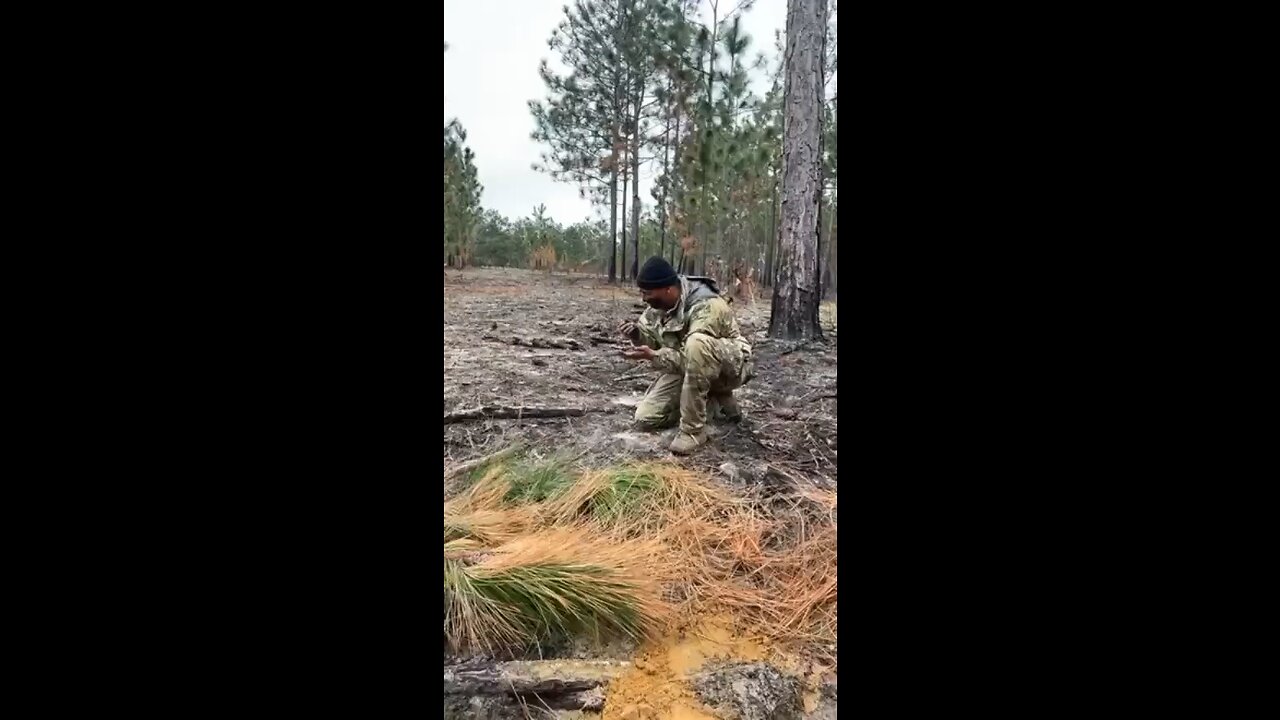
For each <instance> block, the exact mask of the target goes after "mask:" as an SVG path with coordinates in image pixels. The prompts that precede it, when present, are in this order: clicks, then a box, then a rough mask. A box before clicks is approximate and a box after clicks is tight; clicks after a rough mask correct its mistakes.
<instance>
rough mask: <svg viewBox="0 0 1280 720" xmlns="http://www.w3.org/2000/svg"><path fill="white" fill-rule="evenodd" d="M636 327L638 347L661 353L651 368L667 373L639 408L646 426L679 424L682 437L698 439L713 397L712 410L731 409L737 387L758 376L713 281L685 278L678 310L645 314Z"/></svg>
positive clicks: (640, 420) (639, 420) (638, 418)
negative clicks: (713, 406) (692, 436)
mask: <svg viewBox="0 0 1280 720" xmlns="http://www.w3.org/2000/svg"><path fill="white" fill-rule="evenodd" d="M636 328H637V331H638V340H639V344H641V345H648V346H649V347H651V348H653V349H654V350H657V351H658V352H657V355H656V356H655V357H654V358H653V360H652V361H651V363H652V366H653V369H655V370H658V371H661V372H662V375H660V376H659V377H658V379H657V380H656V381H655V382H654V383H653V385H651V386H650V387H649V390H648V391H647V392H646V393H645V395H644V398H642V399H641V400H640V405H639V406H637V407H636V415H635V420H636V422H637V423H638V424H640V425H642V426H645V427H649V428H664V427H670V426H672V425H675V424H676V422H677V420H678V421H679V423H680V430H681V431H682V432H685V433H688V434H690V435H697V434H698V433H700V432H702V430H703V427H704V426H705V425H706V421H707V404H708V403H707V400H708V397H710V399H711V400H712V404H713V405H716V406H719V405H721V404H724V405H731V404H732V402H733V400H732V397H733V390H734V388H737V387H740V386H741V385H743V384H744V383H746V382H747V381H748V380H750V379H751V377H752V376H753V375H754V372H755V368H754V365H753V363H752V362H751V345H750V344H748V343H747V341H746V339H744V338H743V337H742V333H741V332H739V330H738V321H737V320H736V319H735V318H734V316H733V311H732V310H731V309H730V308H729V303H728V302H726V301H725V300H724V298H722V297H720V293H719V291H718V290H717V289H716V286H715V282H714V281H712V280H711V279H709V278H703V277H692V276H685V275H681V276H680V302H679V303H678V304H677V305H676V306H675V308H673V309H672V310H670V311H663V310H657V309H654V308H649V309H648V310H645V312H644V314H643V315H641V316H640V320H639V322H638V323H637V324H636Z"/></svg>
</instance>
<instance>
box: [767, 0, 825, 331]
mask: <svg viewBox="0 0 1280 720" xmlns="http://www.w3.org/2000/svg"><path fill="white" fill-rule="evenodd" d="M826 18H827V0H787V49H786V77H787V79H786V87H785V89H784V92H783V98H784V100H783V108H784V116H783V138H782V213H781V214H782V222H781V225H780V227H779V236H780V248H779V249H780V256H781V257H780V258H779V264H778V283H777V285H776V286H775V287H774V289H773V308H772V313H771V316H770V318H769V336H770V337H776V338H787V339H808V338H821V337H822V327H821V325H819V321H818V305H819V302H820V297H821V292H822V289H821V280H820V275H819V267H818V266H819V254H820V252H821V241H820V239H819V231H820V229H821V227H822V108H823V103H822V97H823V78H822V61H823V53H824V44H825V40H826Z"/></svg>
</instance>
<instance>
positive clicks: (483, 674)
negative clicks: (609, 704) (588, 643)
mask: <svg viewBox="0 0 1280 720" xmlns="http://www.w3.org/2000/svg"><path fill="white" fill-rule="evenodd" d="M630 667H631V663H629V662H625V661H619V660H550V661H516V662H505V663H484V664H468V665H452V666H449V665H446V666H445V668H444V694H445V695H463V696H476V695H489V696H495V695H496V696H515V697H517V698H523V696H526V695H529V696H537V697H538V698H540V699H541V700H542V701H543V702H545V703H546V704H547V706H548V707H551V708H555V709H570V710H582V709H587V710H599V709H600V707H602V706H603V701H604V695H603V693H601V692H599V691H598V688H600V687H601V686H603V685H607V684H608V683H609V681H610V680H612V679H614V678H615V677H617V676H619V675H621V674H622V673H624V672H626V671H627V670H628V669H629V668H630Z"/></svg>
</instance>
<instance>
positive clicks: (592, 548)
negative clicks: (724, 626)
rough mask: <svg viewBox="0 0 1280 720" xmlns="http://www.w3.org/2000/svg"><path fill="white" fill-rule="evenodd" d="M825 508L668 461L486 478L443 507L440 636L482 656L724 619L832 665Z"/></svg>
mask: <svg viewBox="0 0 1280 720" xmlns="http://www.w3.org/2000/svg"><path fill="white" fill-rule="evenodd" d="M835 511H836V498H835V494H834V493H830V492H824V491H819V490H813V489H807V490H803V491H801V490H799V489H797V490H795V491H794V492H791V493H790V494H786V495H778V494H776V493H775V494H772V495H770V496H767V497H766V496H764V495H755V496H752V495H748V496H747V497H738V496H735V495H733V494H731V493H729V492H727V491H726V490H724V489H723V488H720V487H717V486H715V485H714V484H712V483H711V482H710V481H709V480H708V479H706V478H703V477H701V476H699V475H697V474H696V473H693V472H690V471H688V470H685V469H682V468H679V467H676V466H673V465H665V464H639V465H627V466H622V467H615V468H607V469H603V470H595V471H589V472H586V473H583V474H581V475H579V476H577V477H574V476H573V475H571V474H570V473H568V472H567V470H566V469H565V468H564V467H563V466H557V465H554V464H543V465H541V466H537V465H525V466H516V467H515V468H511V469H507V468H492V469H490V470H489V471H488V472H487V473H486V474H485V475H484V476H483V477H482V478H480V479H479V480H478V481H477V482H476V483H475V484H474V485H473V486H472V487H471V488H470V489H469V490H468V491H467V492H466V493H464V494H463V495H461V496H459V497H458V498H455V499H454V500H452V501H450V502H449V503H446V506H445V521H446V522H445V524H446V530H445V540H446V572H445V588H446V595H447V596H449V597H451V598H452V599H451V601H450V602H449V603H447V610H446V618H445V634H446V637H447V638H448V639H449V640H450V643H451V644H452V645H454V646H455V647H472V648H480V649H490V650H491V649H493V648H496V647H499V646H503V645H508V646H509V645H511V644H513V643H519V642H529V641H531V640H537V639H541V638H545V637H549V636H552V635H556V634H578V633H585V634H588V635H590V636H592V637H601V636H604V635H608V634H622V635H626V636H629V637H633V638H641V637H646V636H651V635H653V634H654V633H656V632H659V631H661V630H662V629H663V628H664V627H665V623H666V622H667V621H668V620H671V619H676V618H682V617H689V616H694V615H700V614H702V613H709V612H723V611H726V610H727V611H729V612H731V613H732V614H733V615H734V616H736V617H738V618H741V619H742V620H743V621H744V622H746V623H747V624H749V625H750V626H751V627H750V629H751V630H752V631H753V632H756V633H759V634H761V635H763V636H765V637H768V638H770V639H772V640H775V641H781V642H783V643H797V642H798V643H801V644H804V645H806V646H807V647H809V648H810V649H811V650H816V651H817V653H818V654H820V655H833V654H832V653H828V652H825V650H826V649H827V648H828V647H829V646H830V644H831V643H834V641H835V636H836V593H837V584H836V523H835ZM450 563H452V564H450ZM829 659H831V660H834V657H830V658H829Z"/></svg>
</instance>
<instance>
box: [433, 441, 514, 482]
mask: <svg viewBox="0 0 1280 720" xmlns="http://www.w3.org/2000/svg"><path fill="white" fill-rule="evenodd" d="M523 449H524V443H523V442H516V443H514V444H512V445H510V446H508V447H505V448H503V449H501V450H499V451H497V452H492V453H489V454H488V455H485V456H484V457H479V458H476V459H475V460H468V461H467V462H464V463H462V464H461V465H458V466H456V467H454V468H453V469H452V470H445V471H444V479H445V480H448V479H449V478H453V477H457V476H459V475H465V474H467V473H469V472H471V471H472V470H475V469H476V468H478V467H484V466H485V465H489V464H491V463H494V462H497V461H498V460H504V459H506V458H509V457H511V456H512V455H515V454H516V453H518V452H520V451H521V450H523Z"/></svg>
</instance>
